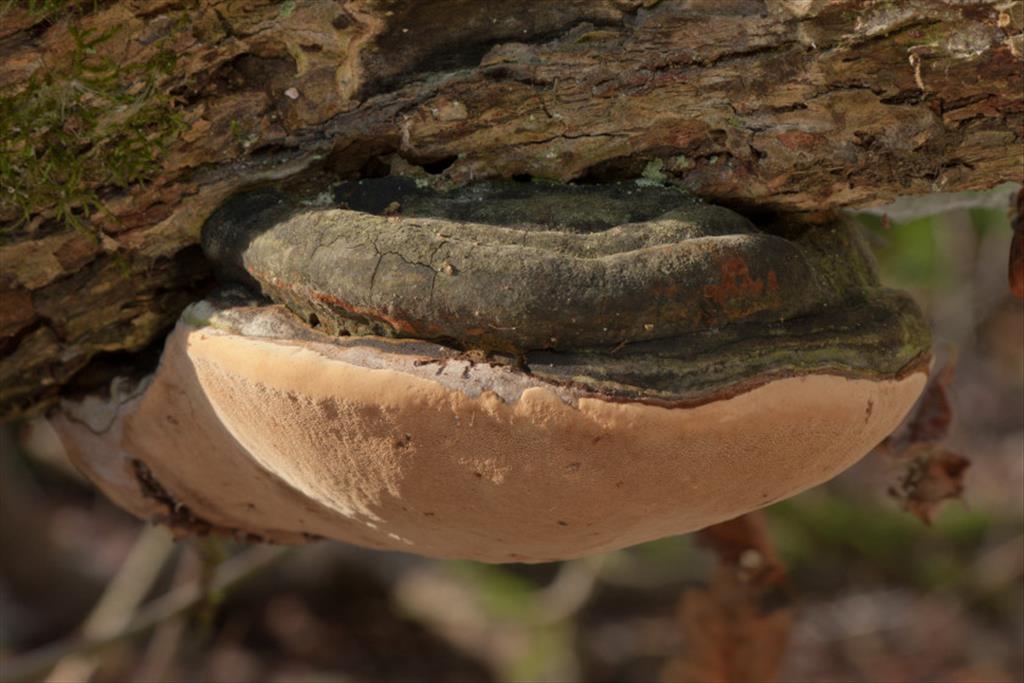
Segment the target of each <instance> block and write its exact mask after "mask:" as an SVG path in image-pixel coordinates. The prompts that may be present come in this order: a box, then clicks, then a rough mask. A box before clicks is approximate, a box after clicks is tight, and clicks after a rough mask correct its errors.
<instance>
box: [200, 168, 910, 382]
mask: <svg viewBox="0 0 1024 683" xmlns="http://www.w3.org/2000/svg"><path fill="white" fill-rule="evenodd" d="M788 232H791V233H792V234H787V235H782V234H769V233H767V232H764V231H761V230H759V229H758V228H756V227H755V226H754V225H753V224H752V223H750V222H749V221H748V220H747V219H746V218H744V217H742V216H740V215H739V214H737V213H735V212H733V211H730V210H728V209H725V208H723V207H718V206H712V205H709V204H706V203H703V202H700V201H698V200H695V199H693V198H692V197H689V196H687V195H686V194H684V193H682V192H680V191H678V190H676V189H673V188H666V187H658V186H655V187H644V186H638V185H636V184H629V183H619V184H613V185H604V186H571V185H549V184H540V183H481V184H478V185H473V186H469V187H465V188H460V189H456V190H452V191H449V192H437V191H433V190H428V189H425V188H420V187H418V186H417V185H416V184H415V183H414V182H413V181H411V180H408V179H404V178H395V177H392V178H383V179H378V180H363V181H358V182H352V183H343V184H341V185H339V186H337V187H336V188H334V193H333V203H332V205H331V206H326V207H325V206H323V204H322V202H321V203H319V204H317V205H313V204H311V203H303V202H300V201H296V200H294V199H292V198H289V197H288V196H285V195H283V194H281V193H279V192H275V191H257V192H252V193H248V194H243V195H239V196H236V197H234V198H232V199H231V200H229V201H228V202H227V203H226V204H225V205H224V206H222V207H221V208H220V209H218V211H217V212H216V213H215V214H214V215H213V216H211V218H210V220H209V221H208V222H207V224H206V226H205V227H204V231H203V248H204V250H205V251H206V254H207V256H208V257H209V258H210V259H211V260H212V261H214V263H215V264H217V266H218V267H219V268H220V270H221V272H222V273H223V274H225V275H226V276H228V277H229V278H231V279H234V280H238V281H242V282H245V283H247V284H248V285H250V286H251V287H255V288H258V289H259V290H261V291H262V292H263V293H264V294H265V295H267V296H269V297H270V298H271V299H273V300H275V301H278V302H280V303H283V304H285V305H286V306H288V308H290V309H291V310H292V311H293V312H295V313H296V314H297V315H298V316H299V317H301V318H302V319H303V320H304V321H306V322H307V323H313V324H315V325H316V326H317V327H318V329H319V331H320V332H322V333H326V334H329V335H355V336H363V335H374V336H384V337H409V338H415V339H422V340H433V341H438V342H441V343H444V344H448V345H450V346H453V347H456V348H458V349H463V350H477V349H479V350H484V351H493V352H504V353H509V354H512V355H514V356H516V357H517V358H518V359H519V361H520V362H523V361H525V362H526V364H527V365H528V367H529V368H530V369H531V370H532V372H533V373H534V374H537V375H539V376H540V377H542V378H544V379H546V380H548V381H554V382H558V383H563V384H573V385H577V386H581V387H584V388H587V389H588V390H591V391H597V392H599V393H601V394H602V395H621V396H623V397H625V398H628V397H635V396H637V395H643V396H646V397H649V398H658V399H664V400H667V401H677V400H687V397H691V396H693V395H696V394H704V393H707V392H710V393H715V392H716V391H718V390H720V389H721V388H722V387H727V386H739V385H741V384H746V383H749V382H751V381H756V379H755V378H757V377H763V378H767V377H769V376H780V375H781V376H788V375H795V374H805V373H807V372H832V373H836V374H841V375H845V376H871V377H893V376H897V375H899V374H900V373H902V372H905V371H906V368H908V367H910V366H912V365H915V364H916V365H920V363H921V362H922V359H923V358H926V357H927V355H928V349H929V336H928V330H927V326H926V325H925V323H924V320H923V318H922V316H921V313H920V311H919V310H918V309H917V307H916V306H915V305H914V304H913V302H912V301H910V300H909V298H907V297H906V296H905V295H903V294H901V293H898V292H895V291H892V290H887V289H883V288H881V287H880V286H879V284H878V280H877V276H876V274H875V272H874V268H873V264H872V261H871V257H870V254H869V253H868V251H867V249H866V247H865V245H864V244H863V243H862V241H861V240H860V238H859V237H858V235H857V234H856V232H855V231H854V230H853V229H852V228H851V227H849V226H846V225H843V224H838V225H834V226H830V227H817V228H810V229H805V230H791V231H788Z"/></svg>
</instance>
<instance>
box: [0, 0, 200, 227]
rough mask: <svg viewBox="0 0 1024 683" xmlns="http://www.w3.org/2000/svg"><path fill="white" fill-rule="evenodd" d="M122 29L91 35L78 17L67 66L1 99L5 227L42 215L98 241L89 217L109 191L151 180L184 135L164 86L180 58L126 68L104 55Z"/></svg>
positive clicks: (162, 54)
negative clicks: (163, 83)
mask: <svg viewBox="0 0 1024 683" xmlns="http://www.w3.org/2000/svg"><path fill="white" fill-rule="evenodd" d="M37 4H44V3H37ZM50 4H53V3H50ZM65 4H66V3H65ZM41 9H42V8H41ZM117 31H118V28H117V27H113V28H109V29H107V30H104V31H97V30H94V29H85V28H81V27H80V26H78V25H77V24H76V23H75V22H74V21H72V23H71V24H70V26H69V32H70V35H71V38H72V40H73V41H74V45H73V49H72V51H71V53H70V55H69V58H68V60H67V62H66V63H65V64H63V65H62V66H60V67H56V68H48V69H44V70H41V72H39V73H36V74H33V76H32V78H31V79H30V80H29V81H28V83H27V84H26V85H25V86H24V87H22V88H21V89H20V90H19V91H17V92H14V93H8V94H3V95H0V186H2V187H3V188H4V190H5V191H4V192H3V193H2V195H0V221H2V223H3V224H5V228H4V230H5V231H10V230H12V229H17V228H19V227H22V226H24V225H25V224H26V223H28V222H29V220H30V219H31V218H32V217H33V216H36V215H41V216H44V217H46V218H54V219H56V220H57V221H59V222H60V223H63V224H64V225H65V226H68V227H71V228H75V229H76V230H79V231H81V232H83V233H86V234H89V235H92V236H96V235H95V232H94V231H93V229H92V228H91V227H90V226H89V217H90V216H91V215H93V214H94V213H96V212H97V211H100V210H102V209H103V203H102V200H101V191H102V190H103V188H110V187H120V188H123V187H128V186H130V185H134V184H138V183H144V182H146V181H148V180H150V179H151V178H152V177H153V175H154V174H155V173H156V172H157V170H158V169H159V166H160V161H161V158H162V157H163V155H164V153H165V152H166V150H167V148H168V146H169V145H170V143H171V142H172V141H173V140H174V139H176V138H177V136H178V135H179V134H180V133H181V132H182V131H183V130H184V128H185V124H184V122H183V120H182V117H181V115H180V114H179V113H178V112H177V111H176V108H175V103H174V100H173V98H172V97H171V96H170V95H168V94H167V93H166V89H165V88H164V87H162V84H161V81H162V80H163V79H164V78H165V77H166V76H167V75H169V74H171V73H172V72H173V70H174V67H175V62H176V58H175V55H174V54H173V53H172V52H171V51H169V50H159V51H157V52H156V53H155V54H154V55H153V56H152V57H150V58H149V59H147V60H145V61H142V62H138V63H127V64H122V63H120V62H119V61H118V60H116V59H114V58H113V57H112V56H110V55H106V54H103V46H104V44H105V43H107V42H108V41H109V40H110V38H111V37H113V36H114V35H115V34H116V32H117Z"/></svg>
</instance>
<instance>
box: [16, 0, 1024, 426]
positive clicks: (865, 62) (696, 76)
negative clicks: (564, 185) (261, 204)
mask: <svg viewBox="0 0 1024 683" xmlns="http://www.w3.org/2000/svg"><path fill="white" fill-rule="evenodd" d="M31 4H32V5H34V7H33V8H31V9H26V8H24V7H20V6H19V7H9V8H8V9H7V11H6V13H5V14H3V15H2V16H0V97H2V98H4V100H3V101H4V103H5V107H4V108H0V115H2V116H7V117H8V118H12V117H16V116H17V115H18V112H24V111H26V110H25V107H27V106H28V104H29V103H31V102H30V101H36V102H37V101H38V97H39V95H38V94H37V93H39V92H44V91H43V90H40V88H45V87H51V88H53V87H56V86H53V85H52V84H50V85H47V83H48V82H47V81H46V78H47V77H48V76H49V77H50V80H51V81H54V82H56V83H57V85H58V86H60V85H61V84H63V85H64V86H67V87H68V88H69V89H70V90H68V92H71V93H75V97H79V99H78V100H75V101H76V102H79V103H81V102H84V103H85V104H84V105H82V106H83V107H87V108H86V109H85V111H98V114H97V115H96V116H97V118H96V121H94V122H91V123H90V121H91V120H90V119H86V120H85V122H84V123H83V121H81V120H78V119H76V118H75V115H74V111H72V113H71V114H69V116H68V117H67V118H66V120H65V119H60V118H58V121H57V124H56V126H55V127H51V128H52V129H47V131H45V132H47V134H48V135H52V134H53V133H54V132H55V131H56V132H61V131H63V132H64V133H67V134H69V135H72V136H73V137H72V139H73V140H74V141H75V145H77V146H75V147H74V150H73V152H74V153H75V154H77V155H79V157H80V158H82V159H87V158H88V159H90V160H91V161H90V164H83V168H85V169H86V172H85V173H84V175H83V176H82V177H78V176H76V177H74V178H71V177H65V176H70V175H72V174H71V173H70V172H66V173H65V176H61V174H60V169H59V168H58V169H56V170H54V169H50V168H49V167H47V168H45V169H44V170H45V171H46V172H47V173H51V174H53V175H52V177H54V178H57V179H58V180H59V181H60V182H57V183H56V185H58V186H60V187H62V188H63V187H67V188H71V189H76V190H77V191H78V194H74V195H69V196H72V199H71V200H69V201H64V200H62V199H60V198H58V199H57V200H52V201H51V200H49V199H44V200H40V201H37V202H36V203H32V201H31V198H29V199H25V196H23V195H22V194H18V192H20V190H18V188H20V187H21V185H18V183H19V182H21V180H22V179H24V178H26V177H29V176H31V174H32V173H37V172H39V168H37V167H26V168H22V167H21V166H19V165H18V164H20V163H22V162H21V161H17V160H19V159H20V160H24V159H28V160H29V161H27V162H25V163H27V164H30V165H31V164H33V163H43V162H45V161H46V154H47V152H46V148H45V146H43V145H42V143H41V142H40V141H39V140H38V139H33V138H31V137H28V138H26V137H24V131H25V129H26V126H27V125H29V124H31V123H32V122H31V121H30V122H29V123H28V124H26V123H25V122H16V123H15V124H10V123H8V128H7V129H6V131H7V133H8V135H7V139H6V140H4V141H0V155H3V156H2V157H0V161H3V162H4V163H5V164H6V165H7V168H8V172H9V175H8V176H5V177H6V178H8V180H7V183H9V184H10V185H11V187H10V188H3V189H4V190H5V191H4V192H3V193H2V196H3V199H0V220H3V221H5V222H6V224H7V226H8V227H7V228H6V229H5V231H4V232H3V234H2V236H3V241H2V242H0V417H12V416H17V415H21V414H28V413H32V412H38V411H40V410H42V409H44V408H45V407H46V406H47V405H50V404H52V402H53V401H54V400H55V399H56V398H57V397H58V396H59V395H60V393H61V391H65V390H70V389H69V387H70V386H71V385H72V384H80V385H84V384H87V383H88V377H89V376H90V375H91V374H93V373H92V371H93V370H97V373H98V375H102V374H103V373H101V372H99V369H101V368H102V366H103V365H104V364H106V365H109V364H117V363H120V362H122V359H123V358H124V356H123V353H124V352H129V353H134V352H138V351H139V350H141V349H145V348H146V347H148V346H150V345H152V344H154V343H155V342H158V341H159V340H160V339H161V338H162V336H163V335H164V334H165V333H166V331H167V329H168V328H169V327H170V326H171V325H172V324H173V321H174V320H175V318H176V317H177V315H178V313H179V312H180V310H181V308H182V307H183V306H184V305H185V304H187V303H188V302H189V301H190V300H191V299H193V298H195V297H196V296H197V295H198V293H199V292H200V291H202V290H203V289H204V288H206V287H208V286H209V282H210V280H209V274H208V268H207V266H206V264H205V261H204V259H203V257H202V255H201V253H200V252H199V250H198V248H197V246H196V245H197V243H198V238H199V231H200V228H201V226H202V224H203V222H204V220H205V219H206V217H207V216H208V215H209V214H210V213H211V212H212V211H213V209H214V208H216V207H217V206H218V205H219V204H220V203H221V202H223V201H224V200H225V199H226V198H227V197H228V196H229V195H231V194H232V193H235V192H237V191H239V190H241V189H243V188H246V187H250V186H253V185H259V184H267V183H274V184H278V185H282V184H283V185H286V186H290V187H294V188H303V189H304V190H306V191H310V190H311V189H315V188H317V187H326V186H327V184H328V183H330V182H332V181H334V180H337V179H347V178H356V177H363V176H368V175H380V174H384V173H407V172H410V167H415V166H419V167H422V168H423V169H425V171H426V172H428V173H433V174H440V175H441V176H442V180H443V181H444V182H448V183H451V184H452V185H458V184H464V183H468V182H471V181H474V180H479V179H484V178H509V177H515V178H519V179H522V178H545V179H554V180H560V181H578V182H603V181H611V180H619V179H628V178H637V177H640V176H641V175H644V176H646V177H648V178H651V179H654V180H661V181H665V182H671V183H674V184H677V185H680V186H682V187H684V188H687V189H688V190H690V191H692V192H693V193H694V194H696V195H699V196H701V197H704V198H706V199H708V200H711V201H714V202H717V203H722V204H725V205H728V206H731V207H733V208H736V209H739V210H740V211H745V212H747V213H748V214H752V215H755V216H757V215H765V214H772V215H774V216H783V217H786V218H787V219H789V220H814V218H815V217H816V216H821V215H826V214H827V213H828V212H829V211H831V210H833V209H835V208H838V207H856V206H867V205H871V204H877V203H880V202H883V201H886V200H888V199H890V198H893V197H896V196H898V195H905V194H920V193H927V192H934V191H955V190H964V189H980V188H987V187H991V186H993V185H995V184H997V183H999V182H1002V181H1007V180H1011V181H1017V182H1021V181H1022V180H1024V166H1022V158H1021V144H1022V138H1024V79H1022V65H1024V61H1022V60H1024V36H1022V33H1021V30H1022V27H1024V4H1022V3H1021V2H1019V1H1015V2H1007V1H1004V0H986V1H981V0H979V1H974V2H972V1H970V0H965V1H954V0H906V1H905V2H899V3H892V2H881V1H876V2H872V1H867V0H860V1H853V0H850V1H845V2H844V1H842V0H678V1H676V0H663V1H661V2H658V1H657V0H558V1H554V0H552V1H550V2H548V1H541V2H527V1H526V0H502V1H501V2H497V1H494V0H415V1H414V0H406V1H403V2H398V1H397V0H390V1H389V0H351V1H348V2H339V1H336V0H310V1H308V2H307V1H302V0H296V1H293V0H287V1H285V2H270V1H261V0H251V1H249V2H238V1H219V2H218V1H212V0H194V1H189V2H175V1H174V0H133V1H128V2H115V3H97V4H96V5H93V3H91V2H90V3H85V4H84V5H83V7H82V8H81V9H80V10H75V9H74V8H71V9H68V8H59V7H58V8H57V9H56V10H53V9H52V8H50V5H60V4H61V3H56V2H34V3H31ZM40 6H42V7H43V9H42V10H41V9H40ZM48 8H50V9H49V12H50V13H49V14H46V11H47V9H48ZM110 27H117V28H118V30H117V31H116V32H114V33H113V34H111V35H104V34H103V32H104V31H105V30H106V29H108V28H110ZM83 36H85V38H83ZM90 36H94V37H95V36H101V37H102V40H100V41H98V42H96V43H95V44H94V45H91V44H90V43H89V37H90ZM83 45H84V47H83ZM83 55H84V57H83ZM168 55H170V56H171V57H174V58H175V59H176V61H175V62H174V64H173V68H169V69H164V70H161V67H160V64H161V62H160V59H162V58H163V57H166V56H168ZM103 57H107V58H109V59H110V60H112V62H113V63H114V64H116V65H117V66H118V67H120V70H119V71H118V75H117V79H116V80H117V82H116V84H115V85H114V86H112V87H114V88H115V89H116V93H115V94H114V95H109V94H108V96H107V99H106V100H105V101H107V102H108V103H112V104H111V106H110V107H108V108H107V109H105V110H100V109H98V108H97V107H93V108H92V109H88V106H89V105H90V104H91V103H92V102H94V101H97V100H98V99H102V98H98V96H97V95H96V93H95V89H94V87H93V86H92V85H90V83H91V81H89V80H87V79H85V78H84V77H81V74H82V73H83V71H82V69H81V65H82V64H89V63H90V62H89V61H88V60H90V59H92V60H95V59H99V58H103ZM76 65H77V66H76ZM136 65H142V66H141V67H140V68H130V67H134V66H136ZM107 66H108V67H109V66H110V65H107ZM110 68H114V67H110ZM76 69H77V70H76ZM86 73H92V72H88V71H86ZM45 92H50V91H45ZM60 92H63V91H60ZM78 93H85V94H84V95H81V96H80V95H79V94H78ZM159 93H167V94H169V97H167V98H166V99H159V97H158V95H159ZM32 97H36V99H35V100H31V98H32ZM83 98H84V99H83ZM161 107H162V108H161ZM143 110H145V111H146V112H149V113H150V114H152V115H151V116H149V117H148V118H146V119H145V120H144V121H143V123H142V124H139V130H140V131H141V132H142V136H143V139H144V140H148V141H149V142H150V143H152V145H151V148H150V147H145V143H143V149H144V151H145V154H144V156H145V158H144V159H142V161H140V162H139V163H138V164H136V165H135V166H128V168H129V169H130V170H132V172H131V173H129V172H126V171H125V170H124V168H125V166H123V165H121V166H118V165H115V162H117V163H118V164H120V163H121V159H122V156H123V154H122V153H123V152H125V150H128V151H132V150H136V149H137V148H138V147H137V146H136V147H132V146H131V145H132V144H135V143H131V144H129V143H126V142H124V141H123V133H122V132H118V133H116V135H117V136H122V137H119V138H117V142H116V143H115V142H111V140H112V139H114V137H113V136H114V135H115V134H112V133H109V131H110V130H119V131H120V130H123V129H128V128H131V129H132V130H134V128H133V126H134V125H135V124H134V122H136V121H138V120H139V113H140V112H141V111H143ZM159 115H164V116H166V117H168V118H167V119H166V121H164V120H161V119H160V118H159ZM80 118H81V117H80ZM126 122H129V123H126ZM168 122H170V123H168ZM3 124H4V122H3V121H0V130H5V129H4V128H3ZM119 124H120V125H121V128H118V125H119ZM129 124H130V125H129ZM90 126H91V127H90ZM86 128H88V130H91V131H93V133H94V135H93V137H92V138H90V137H89V136H88V135H78V137H74V135H77V132H78V131H81V130H84V129H86ZM11 131H13V133H12V132H11ZM96 131H99V132H98V133H97V132H96ZM104 131H108V132H104ZM19 135H20V136H22V137H19ZM61 139H63V138H61ZM26 150H28V153H27V154H26ZM55 151H57V150H55ZM90 155H91V156H90ZM146 155H148V156H146ZM3 157H6V159H5V158H3ZM75 158H76V157H74V156H73V157H72V161H73V160H74V159H75ZM11 160H15V161H11ZM93 162H95V163H93ZM72 166H73V164H72ZM75 168H77V166H75ZM138 169H143V171H144V172H143V171H139V170H138ZM26 182H27V181H26ZM73 183H78V185H77V186H75V187H72V185H73ZM12 188H13V189H12ZM16 190H18V192H16ZM65 194H66V195H67V194H68V193H65ZM11 196H15V197H16V199H18V201H16V202H12V201H11V200H10V197H11ZM62 202H63V203H62ZM62 207H63V208H62ZM69 214H70V215H69ZM76 223H78V229H75V227H74V226H75V224H76ZM83 226H84V227H83Z"/></svg>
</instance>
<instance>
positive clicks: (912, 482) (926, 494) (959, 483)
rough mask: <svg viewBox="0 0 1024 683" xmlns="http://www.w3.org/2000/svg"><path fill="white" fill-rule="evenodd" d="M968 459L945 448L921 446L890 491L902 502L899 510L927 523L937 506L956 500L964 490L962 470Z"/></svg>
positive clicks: (964, 469)
mask: <svg viewBox="0 0 1024 683" xmlns="http://www.w3.org/2000/svg"><path fill="white" fill-rule="evenodd" d="M970 465H971V461H970V460H968V459H967V458H965V457H964V456H962V455H958V454H956V453H951V452H950V451H946V450H934V449H932V448H927V449H924V452H922V453H919V454H918V455H917V456H916V457H915V458H914V459H913V460H912V461H911V463H910V465H909V466H908V467H907V471H906V473H905V475H904V477H903V479H902V480H901V481H900V483H899V486H898V487H895V488H894V489H893V490H892V491H891V493H892V494H893V495H894V496H896V497H897V498H898V499H900V500H901V501H902V504H903V509H904V510H906V511H907V512H910V513H911V514H913V515H914V516H916V517H917V518H918V519H920V520H921V521H922V522H924V523H925V524H931V522H932V518H933V517H934V516H935V513H936V512H937V511H938V507H939V505H940V504H941V503H942V502H943V501H946V500H950V499H958V498H960V496H961V494H962V493H963V491H964V472H965V471H966V470H967V468H968V467H970Z"/></svg>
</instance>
